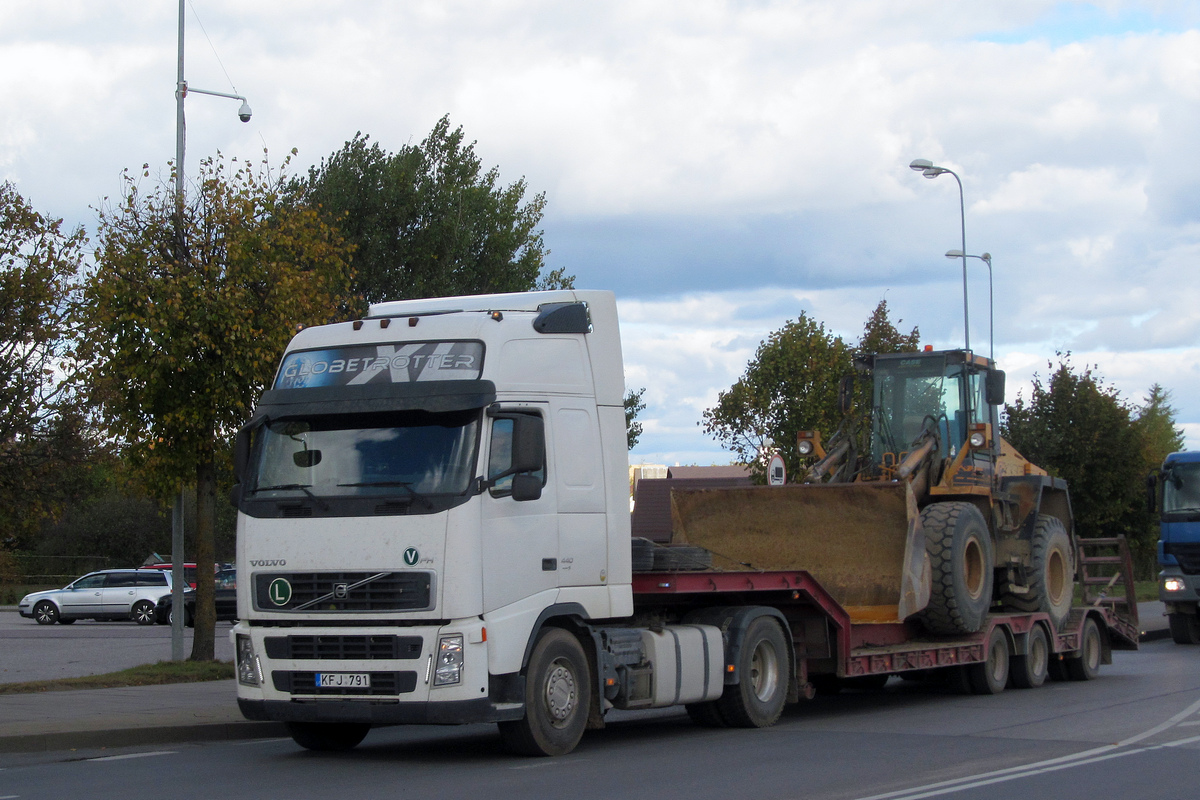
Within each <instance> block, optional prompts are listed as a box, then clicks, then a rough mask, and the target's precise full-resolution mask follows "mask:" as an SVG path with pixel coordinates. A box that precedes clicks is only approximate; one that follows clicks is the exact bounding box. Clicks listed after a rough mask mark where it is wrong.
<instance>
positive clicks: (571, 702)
mask: <svg viewBox="0 0 1200 800" xmlns="http://www.w3.org/2000/svg"><path fill="white" fill-rule="evenodd" d="M574 709H575V675H574V673H572V672H571V665H570V664H568V663H567V662H565V661H563V660H562V659H556V660H555V661H554V663H553V664H552V665H551V667H550V671H549V674H548V675H547V676H546V710H547V711H548V712H549V713H550V724H551V725H553V726H554V727H556V728H561V727H563V725H565V724H566V723H567V720H568V719H570V717H571V712H572V711H573V710H574Z"/></svg>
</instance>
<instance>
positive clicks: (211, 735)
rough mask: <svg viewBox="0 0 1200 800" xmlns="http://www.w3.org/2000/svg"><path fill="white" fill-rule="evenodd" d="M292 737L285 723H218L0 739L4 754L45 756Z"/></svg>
mask: <svg viewBox="0 0 1200 800" xmlns="http://www.w3.org/2000/svg"><path fill="white" fill-rule="evenodd" d="M286 736H288V732H287V726H286V725H284V723H282V722H250V721H243V722H218V723H208V724H200V725H164V726H159V727H150V728H118V729H115V730H113V729H110V730H95V731H69V732H66V733H35V734H25V735H18V736H0V753H41V752H49V751H56V750H78V749H83V748H101V747H131V746H136V745H146V744H166V743H178V742H220V741H233V740H238V739H272V738H276V737H286Z"/></svg>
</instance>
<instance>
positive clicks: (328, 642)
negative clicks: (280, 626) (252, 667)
mask: <svg viewBox="0 0 1200 800" xmlns="http://www.w3.org/2000/svg"><path fill="white" fill-rule="evenodd" d="M264 643H265V644H266V650H267V657H268V658H275V659H292V660H296V659H317V658H326V659H330V660H334V661H371V660H375V659H394V660H404V659H413V658H420V657H421V644H422V642H421V637H420V636H386V635H384V636H268V637H266V639H265V640H264Z"/></svg>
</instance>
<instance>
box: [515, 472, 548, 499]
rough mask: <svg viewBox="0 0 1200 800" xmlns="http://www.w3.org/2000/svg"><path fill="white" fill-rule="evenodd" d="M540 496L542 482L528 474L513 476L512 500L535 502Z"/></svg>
mask: <svg viewBox="0 0 1200 800" xmlns="http://www.w3.org/2000/svg"><path fill="white" fill-rule="evenodd" d="M541 496H542V481H541V479H540V478H538V477H537V476H536V475H530V474H529V473H528V472H519V473H517V474H516V475H513V479H512V499H513V500H516V501H517V502H521V501H523V500H537V499H538V498H539V497H541Z"/></svg>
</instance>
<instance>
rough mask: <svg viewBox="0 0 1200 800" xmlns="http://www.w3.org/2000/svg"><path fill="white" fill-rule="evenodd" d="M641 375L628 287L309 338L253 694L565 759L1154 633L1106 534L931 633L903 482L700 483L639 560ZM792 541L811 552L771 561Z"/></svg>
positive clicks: (242, 456) (301, 725) (266, 562)
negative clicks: (665, 713) (498, 741)
mask: <svg viewBox="0 0 1200 800" xmlns="http://www.w3.org/2000/svg"><path fill="white" fill-rule="evenodd" d="M623 399H624V380H623V366H622V359H621V344H620V335H619V331H618V324H617V311H616V303H615V300H614V297H613V295H612V294H611V293H609V292H601V291H574V290H561V291H552V292H531V293H525V294H510V295H488V296H476V297H456V298H439V299H428V300H411V301H398V302H390V303H379V304H375V305H373V306H372V307H371V309H370V312H369V315H368V316H367V318H365V319H361V320H356V321H353V322H345V323H338V324H333V325H324V326H315V327H311V328H307V329H305V330H303V331H301V332H300V333H299V334H297V335H296V337H295V338H294V339H293V340H292V342H291V343H290V344H289V345H288V348H287V350H286V352H285V353H284V355H283V359H282V362H281V364H280V367H279V370H278V373H277V377H276V379H275V382H274V384H273V385H272V387H271V388H270V389H269V390H268V391H266V392H265V393H264V394H263V396H262V398H261V400H260V402H259V404H258V406H257V408H256V410H255V412H254V414H253V416H252V418H251V419H250V420H249V422H248V423H247V424H246V425H245V427H244V428H243V429H242V430H241V432H240V433H239V435H238V439H237V446H236V448H235V451H236V454H235V471H236V474H237V478H238V483H237V485H236V486H235V488H234V491H233V496H232V499H233V501H234V503H235V504H236V505H237V508H238V537H237V539H238V544H237V566H238V571H239V576H241V577H242V578H243V579H242V580H240V581H239V582H238V619H239V620H240V621H239V622H238V624H237V625H236V626H235V627H234V629H233V632H232V634H231V636H232V638H233V641H234V646H235V652H236V657H237V676H238V681H237V684H238V704H239V706H240V707H241V709H242V712H243V713H244V714H245V716H246V717H248V718H250V719H256V720H282V721H284V722H286V723H287V724H288V727H289V730H290V731H291V733H292V736H293V738H294V739H295V740H296V741H297V742H298V743H299V744H301V745H303V746H305V747H308V748H312V749H322V750H340V749H348V748H352V747H354V746H355V745H357V744H358V743H359V742H360V741H361V740H362V739H363V737H364V736H366V734H367V732H368V731H369V730H370V728H371V727H372V726H382V725H396V724H425V723H432V724H462V723H472V722H496V723H498V724H499V728H500V732H501V735H502V737H503V739H504V741H505V742H506V744H507V745H508V746H509V747H510V748H511V749H513V750H514V751H516V752H520V753H527V754H531V755H560V754H564V753H568V752H570V751H571V750H572V749H574V748H575V746H576V745H577V744H578V743H579V741H580V738H581V737H582V735H583V733H584V730H585V729H586V728H589V727H590V728H598V727H602V726H603V725H604V720H605V715H606V714H607V713H608V711H610V710H611V709H614V708H615V709H642V708H654V707H666V706H676V705H682V706H684V707H686V709H687V711H688V713H689V714H690V715H691V717H692V718H693V719H694V720H695V721H697V722H698V723H700V724H705V725H728V726H744V727H762V726H767V725H771V724H772V723H774V722H775V721H776V720H777V719H778V718H779V715H780V713H781V711H782V709H783V707H784V705H785V704H786V703H789V702H799V701H801V700H803V699H805V698H811V697H812V696H813V694H814V692H815V691H816V690H818V689H837V688H840V687H842V686H845V685H859V686H861V685H866V684H871V683H879V682H881V681H883V680H886V679H887V676H890V675H895V674H901V675H909V676H930V675H942V676H945V677H948V678H949V679H951V680H953V681H956V682H957V683H959V684H960V685H961V686H962V687H963V688H964V689H969V690H972V691H975V692H980V693H996V692H999V691H1001V690H1003V689H1004V688H1005V687H1006V686H1007V685H1009V684H1010V682H1011V684H1012V685H1015V686H1018V687H1035V686H1038V685H1040V684H1041V683H1042V682H1043V681H1044V680H1045V679H1046V678H1047V677H1050V678H1060V679H1066V678H1074V679H1081V680H1082V679H1088V678H1091V677H1093V676H1094V675H1095V674H1096V671H1097V670H1098V669H1099V667H1100V665H1101V664H1103V663H1108V662H1109V660H1110V655H1111V651H1112V650H1113V649H1136V647H1137V616H1136V615H1137V607H1136V604H1135V603H1134V602H1133V598H1132V595H1130V594H1129V593H1128V591H1125V592H1122V591H1121V590H1122V589H1123V588H1125V587H1126V586H1131V585H1132V584H1131V582H1128V581H1127V580H1126V578H1127V576H1129V575H1130V574H1131V571H1130V567H1129V559H1128V553H1127V551H1126V550H1125V549H1124V546H1123V542H1120V541H1116V540H1112V541H1105V542H1103V543H1101V544H1100V545H1097V547H1100V548H1104V549H1105V552H1103V553H1098V554H1095V555H1091V556H1088V555H1086V554H1085V555H1083V556H1081V557H1080V558H1079V560H1078V563H1077V564H1076V565H1075V567H1077V571H1078V572H1079V573H1080V574H1081V576H1082V578H1083V580H1082V581H1081V585H1082V586H1083V589H1084V601H1083V603H1082V604H1077V605H1075V606H1073V607H1072V608H1071V610H1070V613H1069V614H1068V615H1067V616H1066V617H1065V619H1057V618H1052V617H1051V615H1050V614H1049V613H1046V612H1041V611H1035V612H1031V613H1014V612H1011V611H1009V610H1004V606H1002V605H999V604H997V605H994V606H993V607H992V613H988V614H987V615H986V617H985V618H984V620H983V622H982V624H981V625H980V626H979V627H978V630H975V631H973V632H970V633H960V634H954V635H949V634H946V633H944V632H943V633H937V632H932V631H931V629H930V627H929V626H928V625H924V624H922V621H921V617H920V615H919V612H921V611H922V609H923V607H924V605H925V604H927V603H928V602H929V597H930V587H929V585H928V581H929V580H930V577H929V576H930V570H929V568H928V563H927V559H928V557H927V555H926V554H925V551H924V543H923V541H922V540H921V534H920V530H919V528H914V526H913V525H912V524H910V525H907V526H906V525H904V524H900V525H882V526H879V529H878V530H877V529H875V528H874V526H875V523H874V522H873V521H872V519H873V518H878V515H879V513H881V512H880V511H879V509H880V508H883V507H886V506H887V505H888V504H889V503H892V504H899V505H898V508H899V512H898V514H899V518H900V519H905V518H907V519H913V513H906V506H907V504H908V503H909V502H911V501H912V489H911V486H910V485H909V484H907V483H904V482H895V483H889V482H886V481H884V482H876V485H873V486H870V487H864V486H862V485H858V484H844V485H823V486H816V487H812V486H797V485H785V486H782V487H750V488H730V489H712V490H682V489H681V490H679V491H677V492H675V493H673V495H672V505H673V512H672V515H673V517H674V518H675V519H674V525H675V527H676V528H677V535H674V534H673V536H672V541H669V542H664V543H663V544H662V545H661V547H664V548H667V549H669V550H672V554H673V555H676V556H678V557H677V558H674V559H660V560H659V563H663V564H670V565H672V568H671V569H661V568H660V569H658V570H657V571H656V570H654V568H653V567H648V564H649V563H653V561H654V560H653V559H651V560H650V561H649V562H647V561H646V560H645V559H644V558H641V557H639V559H638V563H637V565H636V566H637V570H636V571H635V559H634V554H633V551H634V548H635V546H636V547H640V548H643V549H644V548H645V547H646V546H650V547H657V546H659V545H653V544H650V543H649V542H646V541H645V540H636V539H633V538H632V537H631V530H630V511H629V484H628V456H627V449H626V434H625V415H624V407H623ZM864 491H871V492H875V493H876V494H874V495H871V499H870V501H869V502H865V503H862V504H861V505H863V506H864V507H866V508H868V511H869V513H868V514H867V515H866V517H865V518H864V520H863V522H862V525H861V526H860V527H861V529H856V528H855V527H854V526H853V525H847V524H846V520H845V519H842V520H840V522H839V525H838V526H837V527H836V529H823V528H822V527H821V525H819V524H815V525H814V524H809V525H799V524H793V523H792V522H789V520H798V519H804V517H805V514H804V509H805V504H807V503H811V502H812V498H813V497H814V496H820V497H834V496H833V495H814V493H822V492H825V493H828V492H841V493H843V494H839V495H837V496H836V498H835V499H836V500H837V503H835V504H834V506H836V507H839V508H845V509H853V508H855V507H856V502H855V497H856V495H855V494H854V493H855V492H859V493H861V492H864ZM834 506H831V505H830V504H825V506H824V508H825V509H826V510H828V509H829V508H830V507H834ZM785 508H786V509H788V510H786V511H785V510H784V509H785ZM776 510H778V511H779V513H773V512H774V511H776ZM908 511H909V512H911V509H908ZM873 515H874V516H873ZM714 526H716V527H714ZM720 526H724V528H723V529H722V528H721V527H720ZM721 530H724V531H726V532H727V534H728V535H727V536H725V537H722V536H721V535H720V534H721ZM830 530H835V534H836V537H838V538H840V539H842V541H840V542H835V543H833V544H832V545H831V543H830V539H831V536H832V535H834V534H831V532H830ZM689 531H690V532H691V533H692V535H693V536H696V537H698V538H703V540H704V542H705V548H706V549H704V550H700V548H699V547H697V545H696V544H695V543H689V542H688V534H689ZM701 534H702V535H701ZM855 537H857V538H855ZM772 542H774V543H776V545H777V546H776V547H775V548H774V549H775V550H776V551H781V552H782V551H786V553H787V554H788V559H789V560H788V561H787V562H786V565H785V566H784V567H779V566H778V565H776V566H770V567H760V566H756V565H755V563H754V556H753V554H754V553H755V552H758V551H757V550H755V548H756V547H757V548H759V549H762V548H763V547H767V548H768V549H770V548H771V547H772V545H771V543H772ZM726 543H727V544H726ZM696 551H699V552H703V553H705V554H706V555H708V556H709V558H708V559H706V560H699V559H698V560H697V561H696V564H699V567H697V565H696V564H693V563H692V562H691V560H690V559H689V558H687V557H685V556H686V555H687V554H688V553H692V552H696ZM810 559H811V564H812V565H814V566H813V568H809V567H808V564H809V563H810ZM712 565H715V566H712ZM643 567H647V569H646V570H645V571H643V569H642V568H643ZM1089 569H1090V570H1091V573H1088V570H1089ZM848 576H849V577H848ZM1093 584H1102V585H1103V587H1102V591H1100V592H1099V593H1098V594H1096V595H1095V596H1094V597H1093V595H1092V592H1091V588H1092V585H1093Z"/></svg>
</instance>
